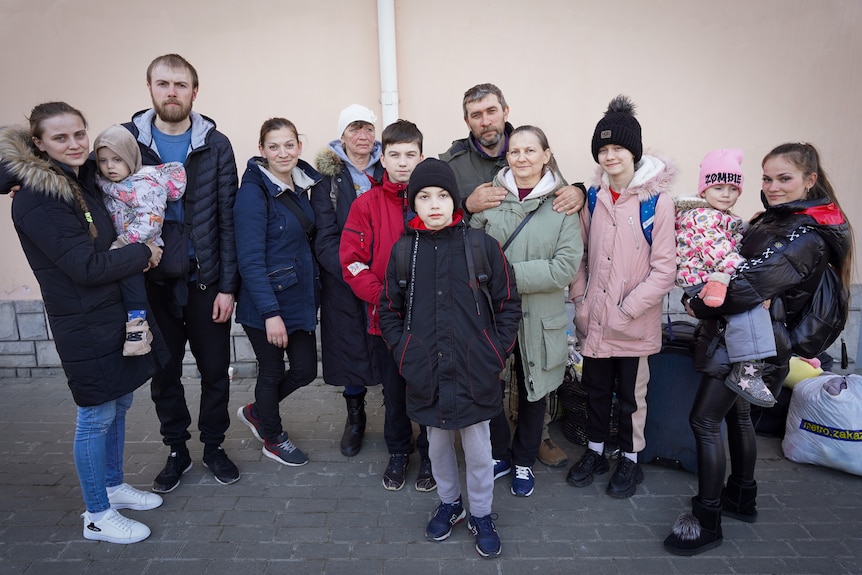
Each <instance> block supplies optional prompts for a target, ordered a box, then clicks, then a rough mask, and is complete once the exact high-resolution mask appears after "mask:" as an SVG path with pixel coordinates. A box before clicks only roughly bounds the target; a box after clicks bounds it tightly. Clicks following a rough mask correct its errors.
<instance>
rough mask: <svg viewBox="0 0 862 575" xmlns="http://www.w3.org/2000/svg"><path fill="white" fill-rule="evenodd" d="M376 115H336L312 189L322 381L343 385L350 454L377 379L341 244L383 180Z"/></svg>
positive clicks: (357, 444) (345, 450) (360, 109)
mask: <svg viewBox="0 0 862 575" xmlns="http://www.w3.org/2000/svg"><path fill="white" fill-rule="evenodd" d="M376 121H377V117H376V116H375V115H374V113H373V112H372V111H371V110H369V109H368V108H366V107H364V106H360V105H359V104H352V105H350V106H348V107H347V108H345V109H344V110H342V111H341V114H340V115H339V117H338V139H335V140H333V141H331V142H330V143H329V145H328V146H327V147H326V148H325V149H324V150H322V151H321V152H320V153H319V154H318V156H317V162H316V163H317V169H318V171H320V173H321V174H322V175H323V176H324V180H323V184H322V185H321V186H318V187H316V188H315V189H314V190H312V193H311V206H312V208H313V209H314V214H315V217H316V218H317V237H316V238H315V242H314V252H315V255H316V256H317V261H318V263H319V264H320V284H321V293H320V295H321V304H320V345H321V363H322V364H323V380H324V381H325V382H326V383H328V384H329V385H335V386H340V387H343V388H344V392H343V394H342V395H343V396H344V399H345V401H346V402H347V422H346V423H345V425H344V434H343V435H342V437H341V453H342V454H343V455H345V456H346V457H352V456H354V455H356V454H358V453H359V450H360V449H361V448H362V438H363V436H364V435H365V393H366V390H365V388H366V387H367V386H369V385H375V384H377V383H379V378H378V377H377V376H376V374H375V372H374V369H373V367H372V357H373V354H374V347H373V339H372V337H371V336H370V335H369V334H368V329H367V321H366V317H365V304H364V303H363V302H362V300H360V299H359V298H358V297H356V295H355V294H354V293H353V291H352V290H351V289H350V286H348V285H347V283H346V282H345V281H344V278H343V277H342V268H341V263H340V261H339V259H338V248H339V244H340V242H341V232H342V230H343V229H344V223H345V222H346V221H347V214H348V213H349V212H350V206H351V205H352V204H353V201H354V200H355V199H356V198H358V197H359V196H360V195H361V194H363V193H365V192H367V191H368V190H370V189H371V186H372V185H373V182H381V181H382V180H383V166H382V165H381V164H380V154H381V145H380V142H378V141H377V140H376V139H375V129H374V123H375V122H376Z"/></svg>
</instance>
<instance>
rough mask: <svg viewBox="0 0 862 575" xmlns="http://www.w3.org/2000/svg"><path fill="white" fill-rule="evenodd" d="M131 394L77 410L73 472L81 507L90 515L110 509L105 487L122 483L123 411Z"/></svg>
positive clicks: (124, 432) (124, 422) (129, 404)
mask: <svg viewBox="0 0 862 575" xmlns="http://www.w3.org/2000/svg"><path fill="white" fill-rule="evenodd" d="M132 398H133V394H131V393H127V394H126V395H124V396H122V397H120V398H118V399H115V400H113V401H106V402H105V403H103V404H101V405H93V406H90V407H79V408H78V422H77V424H76V426H75V446H74V449H73V452H74V457H75V469H77V470H78V481H79V482H80V483H81V493H82V494H83V496H84V504H85V505H86V507H87V511H89V512H90V513H99V512H101V511H107V510H108V509H110V508H111V504H110V502H109V501H108V491H107V488H108V487H113V486H115V485H121V484H122V483H123V445H124V444H125V442H126V412H127V411H128V410H129V408H130V407H131V406H132Z"/></svg>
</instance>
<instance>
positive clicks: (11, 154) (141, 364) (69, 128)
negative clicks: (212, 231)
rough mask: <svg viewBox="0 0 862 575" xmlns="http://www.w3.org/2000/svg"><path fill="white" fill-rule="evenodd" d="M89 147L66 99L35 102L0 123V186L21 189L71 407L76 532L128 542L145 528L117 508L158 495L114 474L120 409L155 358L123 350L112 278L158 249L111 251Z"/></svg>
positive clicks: (17, 205) (118, 296)
mask: <svg viewBox="0 0 862 575" xmlns="http://www.w3.org/2000/svg"><path fill="white" fill-rule="evenodd" d="M89 153H90V140H89V138H88V136H87V123H86V121H85V120H84V116H83V115H82V114H81V112H80V111H78V110H76V109H75V108H73V107H72V106H70V105H68V104H66V103H65V102H49V103H46V104H39V105H37V106H36V107H34V108H33V111H32V112H31V114H30V127H29V129H27V128H25V127H8V128H3V129H0V192H4V193H5V192H9V191H11V190H12V189H15V188H17V187H20V189H18V190H17V192H16V195H15V200H14V202H13V204H12V220H13V222H14V224H15V231H16V232H17V233H18V238H19V239H20V241H21V247H22V248H23V250H24V254H25V255H26V256H27V261H28V262H29V264H30V267H31V268H32V270H33V273H34V274H35V276H36V279H37V280H38V282H39V287H40V288H41V291H42V298H43V300H44V302H45V310H46V312H47V314H48V321H49V323H50V325H51V331H52V333H53V335H54V342H55V344H56V346H57V353H58V354H59V356H60V360H61V362H62V365H63V370H64V371H65V373H66V377H67V379H68V384H69V388H70V389H71V391H72V396H73V398H74V400H75V403H76V404H77V405H78V413H77V424H76V428H75V440H74V447H73V455H74V461H75V468H76V469H77V472H78V480H79V481H80V484H81V491H82V495H83V498H84V503H85V504H86V512H85V513H84V514H83V516H82V517H83V519H84V523H83V528H84V531H83V533H84V538H85V539H93V540H98V541H108V542H111V543H136V542H138V541H142V540H143V539H146V538H147V537H148V536H149V535H150V529H149V527H147V526H146V525H144V524H143V523H140V522H138V521H133V520H131V519H128V518H126V517H123V516H122V515H120V514H119V513H118V512H117V510H118V509H136V510H146V509H153V508H155V507H158V506H159V505H161V504H162V499H161V497H159V496H158V495H155V494H153V493H145V492H143V491H139V490H137V489H135V488H133V487H131V486H130V485H128V484H127V483H125V482H124V481H123V444H124V441H125V427H126V411H127V410H128V409H129V407H130V406H131V404H132V392H133V391H134V390H135V389H137V388H138V387H139V386H141V385H142V384H143V383H145V382H146V381H147V380H148V379H149V378H150V376H151V375H152V374H153V373H154V371H155V361H156V358H155V357H154V354H153V353H149V354H147V355H142V356H137V357H123V344H124V342H125V339H126V335H125V326H126V311H125V306H124V304H123V297H122V293H121V291H120V285H119V280H121V279H123V278H125V277H129V276H132V275H134V274H138V273H141V271H142V270H144V269H148V268H149V267H155V266H156V265H158V262H159V260H160V259H161V254H162V250H161V249H160V248H158V247H156V246H154V245H150V244H129V245H127V246H124V247H122V248H120V249H115V250H111V249H110V247H111V243H112V242H113V241H114V240H115V239H116V237H117V235H116V232H115V231H114V225H113V223H112V221H111V217H110V215H109V214H108V211H107V209H106V208H105V204H104V201H103V200H102V196H101V193H100V192H98V191H97V189H96V187H95V163H94V162H93V161H91V160H89V159H88V156H89ZM153 328H154V335H155V336H157V337H158V336H159V335H160V334H159V333H158V330H157V329H156V328H155V325H153ZM158 343H160V340H158V339H157V340H156V341H155V342H154V345H155V344H158Z"/></svg>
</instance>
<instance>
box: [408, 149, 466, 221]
mask: <svg viewBox="0 0 862 575" xmlns="http://www.w3.org/2000/svg"><path fill="white" fill-rule="evenodd" d="M429 186H436V187H438V188H443V189H444V190H446V191H447V192H449V195H450V196H452V202H453V203H454V204H455V210H456V211H457V210H458V209H459V208H460V207H461V197H460V195H459V194H458V183H457V182H456V181H455V172H453V171H452V168H450V167H449V164H447V163H446V162H444V161H442V160H438V159H437V158H427V159H425V160H422V161H421V162H419V164H417V166H416V167H415V168H414V169H413V173H412V174H410V182H409V183H408V184H407V201H408V202H409V204H410V209H411V210H413V211H414V212H415V211H416V207H415V206H414V205H413V202H414V201H415V200H416V194H418V193H419V190H421V189H422V188H427V187H429Z"/></svg>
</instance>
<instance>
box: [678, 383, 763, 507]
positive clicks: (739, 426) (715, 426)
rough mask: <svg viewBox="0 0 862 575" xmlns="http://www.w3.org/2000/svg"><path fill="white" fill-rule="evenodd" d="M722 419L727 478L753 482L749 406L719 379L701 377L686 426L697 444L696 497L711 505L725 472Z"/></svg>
mask: <svg viewBox="0 0 862 575" xmlns="http://www.w3.org/2000/svg"><path fill="white" fill-rule="evenodd" d="M722 420H724V421H726V422H727V441H728V446H729V448H730V470H731V475H733V477H734V478H735V479H737V480H739V481H740V482H742V483H748V482H750V481H753V480H754V466H755V464H756V463H757V440H756V437H755V435H754V425H753V424H752V423H751V404H750V403H748V402H747V401H745V400H744V399H742V398H741V397H740V396H739V395H737V394H736V393H735V392H734V391H732V390H731V389H729V388H728V387H727V386H726V385H725V384H724V381H723V380H721V379H716V378H714V377H710V376H708V375H704V376H703V379H702V380H701V382H700V387H699V388H698V390H697V396H696V397H695V398H694V405H693V406H692V408H691V414H690V415H689V423H691V429H692V431H694V438H695V442H696V443H697V483H698V497H699V498H700V499H701V501H702V502H703V503H704V504H706V505H711V506H712V505H719V504H720V503H721V488H722V486H723V485H724V479H725V473H726V469H727V461H726V456H725V451H724V441H723V440H722V437H721V422H722Z"/></svg>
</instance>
